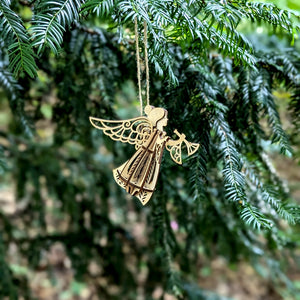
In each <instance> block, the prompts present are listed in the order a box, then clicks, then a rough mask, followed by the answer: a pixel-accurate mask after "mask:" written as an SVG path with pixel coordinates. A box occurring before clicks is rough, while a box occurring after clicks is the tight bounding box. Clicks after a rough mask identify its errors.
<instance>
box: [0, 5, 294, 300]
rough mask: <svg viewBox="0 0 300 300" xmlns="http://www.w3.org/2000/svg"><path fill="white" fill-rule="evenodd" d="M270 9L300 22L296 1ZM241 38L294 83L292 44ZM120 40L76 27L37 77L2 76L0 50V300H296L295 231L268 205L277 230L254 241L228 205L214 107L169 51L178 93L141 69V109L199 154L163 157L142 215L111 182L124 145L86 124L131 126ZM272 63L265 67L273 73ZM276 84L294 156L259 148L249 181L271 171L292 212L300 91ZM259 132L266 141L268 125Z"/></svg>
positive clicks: (231, 87) (93, 26) (213, 57)
mask: <svg viewBox="0 0 300 300" xmlns="http://www.w3.org/2000/svg"><path fill="white" fill-rule="evenodd" d="M22 2H23V1H20V3H19V4H15V6H14V8H15V11H17V12H18V14H19V15H20V16H21V18H22V19H23V20H24V22H25V24H28V27H29V23H30V20H31V18H32V8H31V7H30V6H28V5H23V4H22ZM25 2H26V1H25ZM269 2H273V3H275V1H269ZM276 5H278V6H279V7H280V8H282V9H288V10H291V11H293V12H295V13H299V12H300V3H299V1H297V0H286V1H284V0H282V1H276ZM239 31H240V32H241V33H242V34H244V35H245V36H246V37H247V39H249V41H250V42H251V43H252V44H253V45H254V47H255V51H256V53H260V54H259V55H261V56H260V57H261V65H262V66H263V67H264V66H265V64H266V62H265V61H264V58H267V57H269V56H270V57H272V55H273V54H272V53H273V52H276V53H280V54H282V55H285V54H288V55H290V56H289V57H293V58H294V61H292V59H291V64H292V65H293V66H294V67H295V68H298V69H297V70H296V71H294V70H291V73H290V74H294V73H295V74H296V73H297V72H298V73H297V74H298V76H299V64H300V62H299V57H300V56H299V55H300V43H299V36H297V35H296V34H295V35H294V37H295V39H294V40H292V41H291V39H289V38H288V37H287V36H286V35H285V34H284V33H282V32H275V33H274V32H273V33H272V32H270V28H269V27H268V26H267V25H266V24H264V23H263V22H262V23H261V24H259V25H257V23H255V24H253V23H251V22H250V21H243V22H241V24H240V25H239ZM122 34H123V36H122V40H121V41H120V33H119V32H118V29H117V28H115V26H114V25H113V24H111V22H108V21H106V20H105V18H104V19H97V18H96V17H95V16H94V17H92V16H89V17H87V18H86V19H85V20H84V22H82V23H75V24H74V25H73V27H72V30H70V31H67V32H66V33H65V34H64V42H63V44H62V48H61V49H60V51H59V53H58V54H57V55H55V54H53V53H52V52H51V51H50V50H49V49H46V50H45V51H44V52H43V53H42V54H41V56H40V58H39V59H38V60H37V64H38V68H39V70H38V72H37V75H38V76H37V77H36V78H35V79H31V78H30V77H29V76H25V75H23V76H21V77H19V79H18V80H16V79H14V78H13V77H12V76H11V77H9V76H6V77H5V78H4V77H3V76H4V75H5V74H6V73H4V72H3V70H4V67H5V62H6V60H7V57H6V54H5V51H4V45H3V44H2V45H1V47H0V58H1V59H0V63H2V65H0V69H1V70H0V78H1V83H2V87H1V85H0V145H1V146H0V153H1V155H0V176H1V177H0V178H1V181H0V296H1V297H2V298H1V299H42V300H52V299H58V300H69V299H70V300H71V299H86V300H87V299H93V300H94V299H101V300H102V299H166V300H169V299H241V300H242V299H249V300H252V299H253V300H257V299H264V300H267V299H270V300H276V299H300V296H299V295H300V293H299V289H300V271H299V255H300V248H299V241H300V239H299V232H300V228H299V225H295V224H292V225H289V224H288V222H287V221H286V220H283V219H276V212H275V211H273V210H268V209H267V208H266V209H265V211H264V209H263V210H262V213H266V215H268V216H269V217H270V218H271V219H272V218H274V220H275V219H276V221H274V224H275V223H276V226H275V227H276V228H275V227H274V231H268V230H266V231H264V230H262V231H257V228H255V229H252V228H251V227H249V226H248V225H247V224H245V223H244V222H243V221H242V220H241V219H240V217H239V214H238V211H237V209H236V206H235V205H234V204H233V203H231V202H228V201H227V200H226V199H225V196H224V195H225V192H224V188H223V181H222V171H221V170H222V163H221V162H220V156H218V155H215V153H218V151H216V152H214V149H217V148H214V147H215V146H214V145H216V144H218V142H217V133H214V131H213V129H209V126H208V124H209V122H208V121H207V122H206V118H207V120H208V119H209V118H210V115H209V114H212V111H210V112H204V106H201V105H202V104H203V103H202V104H201V105H200V108H199V104H196V102H195V101H196V100H195V99H196V98H197V97H196V96H195V95H194V94H193V93H194V91H195V89H196V87H194V86H192V85H189V84H188V82H190V81H192V80H194V79H193V78H194V77H193V76H194V73H193V71H191V67H190V66H187V65H186V64H187V63H186V57H184V55H183V54H182V53H181V52H180V50H179V49H178V48H176V47H175V46H174V49H173V50H172V51H173V52H172V57H173V59H174V61H175V62H176V63H175V66H174V70H175V75H176V76H177V77H178V78H179V85H177V86H175V85H172V84H170V83H169V82H168V81H166V80H164V77H163V76H160V75H159V74H158V73H157V72H156V70H155V68H154V66H153V65H150V77H151V104H153V105H157V106H163V107H165V108H166V109H168V111H169V120H170V121H169V126H168V129H167V131H168V133H169V134H170V135H172V131H173V130H174V129H176V128H177V129H178V130H179V131H180V132H183V133H185V134H186V136H187V139H188V140H189V141H191V142H201V144H202V143H203V144H204V145H205V143H206V140H207V141H208V142H207V143H208V144H209V145H210V146H208V147H207V149H209V148H210V151H208V150H207V151H206V148H205V147H204V146H203V148H202V150H200V152H199V153H200V154H199V155H198V158H195V157H191V158H190V159H187V158H186V157H184V163H183V166H182V167H181V166H177V165H175V164H174V163H173V162H172V160H171V159H170V157H169V155H168V154H167V153H165V155H164V159H163V164H162V169H161V172H160V177H159V182H158V186H157V190H156V192H155V193H154V196H153V199H151V200H150V202H149V204H148V205H146V206H145V207H142V206H141V204H140V203H139V201H137V199H135V198H134V197H131V196H130V195H127V194H126V193H125V192H124V191H123V190H122V189H121V188H120V187H119V186H118V185H117V184H116V183H115V182H114V180H113V175H112V169H114V168H115V167H117V166H119V165H121V164H122V163H123V162H125V161H126V160H127V159H128V158H129V157H131V155H132V154H133V153H134V147H132V146H131V145H124V144H121V143H118V142H115V141H111V140H110V139H109V138H108V137H106V136H104V135H103V134H102V133H101V132H100V131H97V130H96V129H94V128H92V126H91V125H90V123H89V119H88V117H89V116H90V115H92V116H95V117H99V118H104V119H128V118H133V117H136V116H139V103H138V98H137V83H136V61H135V52H134V51H135V49H134V34H133V27H130V28H124V32H123V33H122ZM187 47H188V48H189V47H192V46H187ZM216 53H218V49H211V52H210V56H209V59H208V61H206V62H205V63H204V64H206V65H207V68H208V69H207V70H208V72H211V74H214V75H213V76H215V77H214V78H215V80H216V82H219V81H218V80H221V79H220V78H222V77H223V78H224V74H223V73H222V72H221V71H219V69H218V59H219V57H218V56H217V54H216ZM268 55H269V56H268ZM222 59H223V58H220V60H222ZM268 59H269V58H268ZM287 59H288V58H287ZM229 61H231V60H230V59H229ZM219 62H220V61H219ZM223 62H224V63H228V61H227V60H226V59H224V60H222V63H223ZM272 67H274V69H275V67H276V66H275V63H274V65H272V64H271V63H270V64H268V65H267V67H266V68H265V69H267V70H268V72H270V73H272V72H275V71H273V69H272ZM230 68H231V69H230ZM268 68H269V69H268ZM229 69H230V70H231V72H232V73H231V75H232V80H233V82H231V83H230V80H231V79H228V81H229V83H227V82H225V86H226V87H225V88H224V91H225V92H224V93H226V95H229V96H228V97H229V98H230V97H231V96H232V99H233V98H234V95H237V94H241V92H240V90H239V88H237V87H236V85H237V84H238V82H239V78H240V76H242V75H241V72H240V70H238V68H237V67H234V66H233V65H232V63H231V62H229ZM228 72H230V71H228ZM293 72H294V73H293ZM200 73H201V72H200ZM3 74H4V75H3ZM201 74H202V73H201ZM225 74H226V73H225ZM228 74H229V73H228ZM6 75H7V74H6ZM231 75H230V76H231ZM1 76H2V77H1ZM201 76H202V75H201ZM201 76H200V77H199V78H200V79H201V80H204V79H203V78H204V77H203V78H202V77H201ZM291 76H292V75H291ZM225 77H226V76H225ZM228 77H229V76H228ZM3 78H4V79H3ZM199 78H198V79H197V80H200V79H199ZM4 80H6V81H4ZM276 80H277V81H276ZM276 80H275V83H274V84H273V89H272V95H273V96H274V99H275V102H274V103H275V105H276V108H277V110H278V113H279V116H280V120H281V123H282V128H283V129H284V131H285V132H286V133H287V135H288V136H289V137H290V141H291V145H292V148H293V151H294V155H293V157H291V156H290V155H287V156H283V155H281V154H280V153H279V152H280V151H279V146H278V145H274V144H272V143H271V141H270V139H268V138H264V139H263V142H262V144H261V145H260V146H259V148H257V149H260V150H259V151H262V152H266V153H268V155H269V156H268V157H262V160H261V161H260V160H259V159H258V158H257V157H256V156H255V155H256V154H255V151H253V154H251V155H253V157H252V158H253V160H257V161H258V165H257V166H256V167H257V168H258V169H259V170H260V174H268V175H266V176H267V177H268V179H267V180H266V182H267V183H270V185H271V182H272V183H273V184H274V182H275V183H276V184H278V185H280V187H282V188H280V191H281V193H282V195H284V196H283V198H285V199H289V200H291V201H292V202H293V203H297V204H299V203H300V163H299V162H300V137H299V128H300V127H298V125H297V124H295V122H294V119H293V118H292V117H291V110H292V108H291V100H292V98H293V97H294V98H295V99H296V100H295V101H296V102H295V101H294V103H296V104H295V105H296V106H298V108H299V101H298V100H297V99H299V98H296V97H299V86H298V94H292V92H291V91H290V90H289V86H288V85H289V84H291V83H289V82H288V80H287V79H285V78H284V79H283V80H281V79H280V78H277V79H276ZM291 81H292V80H291ZM298 84H299V83H298ZM219 86H221V87H222V83H221V84H220V85H219ZM223 87H224V86H223ZM212 89H213V84H212ZM218 89H221V88H220V87H218ZM216 90H217V88H216ZM218 93H220V94H221V92H218ZM230 95H231V96H230ZM293 95H294V96H293ZM295 95H296V96H295ZM297 95H298V96H297ZM190 99H193V100H191V101H190ZM219 99H220V96H218V100H219ZM193 101H194V102H193ZM297 101H298V102H297ZM220 102H222V100H220ZM197 105H198V106H197ZM207 107H209V106H207ZM233 110H234V107H233ZM198 116H199V117H198ZM229 119H230V118H229ZM232 124H233V123H232ZM232 124H231V126H232V128H234V126H235V125H234V124H233V125H232ZM259 124H260V126H261V127H262V129H263V130H264V131H266V132H267V133H266V136H268V131H269V129H268V122H267V121H266V119H261V120H259ZM245 130H246V129H245ZM236 131H238V129H236ZM207 135H208V136H209V135H210V136H211V138H208V137H207ZM248 143H249V145H250V144H251V142H249V141H248ZM249 147H250V148H251V146H249ZM250 148H248V150H245V151H246V152H247V153H248V154H247V155H248V157H250V156H251V155H250V154H249V153H251V151H252V150H249V149H250ZM214 156H215V157H214ZM217 156H218V157H217ZM245 156H246V155H245ZM206 157H208V158H206ZM213 157H214V158H213ZM259 164H260V165H259ZM196 166H198V169H197V170H198V172H199V175H197V174H196V173H195V172H196V171H197V170H196V169H194V168H196ZM202 166H205V167H202ZM201 168H202V169H201ZM203 168H204V169H205V174H206V176H205V178H204V177H203V175H202V173H201V172H204V171H203ZM266 170H267V171H266ZM195 174H196V175H195ZM193 176H199V178H200V182H199V186H201V189H196V188H195V185H194V181H193V180H194V179H193V178H194V177H193ZM262 176H263V175H262ZM250 177H251V176H250ZM203 186H205V187H203ZM254 189H255V188H254ZM274 190H275V188H274ZM274 193H275V191H274ZM248 195H249V199H252V198H251V197H253V199H254V198H255V197H256V196H254V192H253V194H252V193H251V192H250V193H249V194H248ZM197 199H198V200H197ZM199 199H200V200H199ZM255 199H256V198H255ZM281 199H282V198H281ZM253 201H259V197H258V200H253Z"/></svg>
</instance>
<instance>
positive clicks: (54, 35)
mask: <svg viewBox="0 0 300 300" xmlns="http://www.w3.org/2000/svg"><path fill="white" fill-rule="evenodd" d="M84 1H85V0H55V1H51V2H50V3H49V2H48V1H44V0H43V1H41V2H40V3H39V4H38V5H37V7H36V10H37V11H38V13H37V15H36V16H35V18H34V20H33V22H32V23H33V26H32V27H31V28H30V31H31V33H32V39H33V42H32V46H36V47H38V53H39V54H40V53H42V52H43V51H44V49H45V48H46V47H47V46H48V47H50V49H51V50H52V51H53V52H54V53H55V54H57V53H58V51H59V49H60V47H61V44H62V42H63V34H64V32H65V31H66V30H67V29H68V28H70V26H71V25H72V24H73V23H74V22H75V21H77V20H78V19H79V11H80V7H81V5H82V3H84Z"/></svg>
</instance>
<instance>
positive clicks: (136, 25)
mask: <svg viewBox="0 0 300 300" xmlns="http://www.w3.org/2000/svg"><path fill="white" fill-rule="evenodd" d="M134 29H135V47H136V63H137V78H138V88H139V101H140V110H141V115H143V98H142V84H141V62H140V49H139V36H138V22H137V17H135V19H134ZM147 32H148V30H147V22H146V21H144V48H145V69H146V101H147V105H149V104H150V95H149V94H150V93H149V91H150V79H149V61H148V37H147Z"/></svg>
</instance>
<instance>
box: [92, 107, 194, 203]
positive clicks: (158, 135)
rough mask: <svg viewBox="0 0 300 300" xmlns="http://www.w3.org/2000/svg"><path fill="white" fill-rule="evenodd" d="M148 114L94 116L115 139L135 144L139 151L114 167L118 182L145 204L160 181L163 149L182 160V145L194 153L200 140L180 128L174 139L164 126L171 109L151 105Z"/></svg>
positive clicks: (94, 119) (147, 109)
mask: <svg viewBox="0 0 300 300" xmlns="http://www.w3.org/2000/svg"><path fill="white" fill-rule="evenodd" d="M145 113H146V117H144V116H141V117H137V118H133V119H129V120H120V121H119V120H118V121H111V120H103V119H98V118H94V117H90V122H91V123H92V125H93V126H94V127H96V128H97V129H100V130H102V131H103V132H104V133H105V134H106V135H108V136H109V137H110V138H111V139H113V140H116V141H121V142H123V143H129V144H132V145H135V149H136V150H137V151H136V152H135V154H134V155H133V156H132V157H131V158H130V159H129V160H127V161H126V162H125V163H124V164H122V165H121V166H120V167H118V168H116V169H114V170H113V175H114V179H115V181H116V182H117V184H118V185H120V186H121V187H122V188H123V189H125V190H126V191H127V192H128V193H129V194H131V195H133V196H136V197H137V198H138V199H139V200H140V201H141V202H142V204H143V205H145V204H146V203H147V202H148V201H149V200H150V198H151V196H152V194H153V192H154V190H155V185H156V182H157V178H158V174H159V169H160V165H161V160H162V155H163V151H164V149H165V148H166V149H167V150H168V151H169V152H170V155H171V157H172V159H173V160H174V161H175V162H176V163H177V164H181V163H182V160H181V147H182V143H184V144H185V145H186V147H187V151H188V155H189V156H190V155H192V154H194V153H195V152H196V151H197V150H198V148H199V144H196V143H190V142H188V141H187V140H186V139H185V135H184V134H180V133H179V132H178V131H177V130H174V133H175V134H176V135H177V136H178V137H179V139H178V140H172V139H171V138H170V137H168V136H167V135H166V132H165V131H164V130H163V128H164V127H165V126H167V122H168V119H167V115H168V112H167V110H165V109H163V108H160V107H154V106H150V105H147V106H146V107H145Z"/></svg>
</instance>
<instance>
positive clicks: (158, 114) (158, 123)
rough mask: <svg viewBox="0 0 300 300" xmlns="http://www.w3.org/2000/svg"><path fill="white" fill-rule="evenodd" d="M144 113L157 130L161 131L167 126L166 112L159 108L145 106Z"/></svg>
mask: <svg viewBox="0 0 300 300" xmlns="http://www.w3.org/2000/svg"><path fill="white" fill-rule="evenodd" d="M145 113H146V115H147V116H148V118H149V120H150V121H151V123H152V124H153V125H154V126H155V127H156V128H157V129H159V130H161V131H163V127H164V126H167V124H168V111H167V110H165V109H164V108H161V107H154V106H151V105H147V106H146V107H145Z"/></svg>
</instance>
